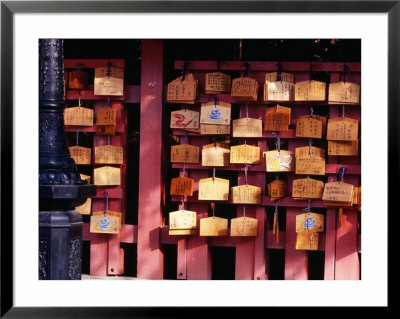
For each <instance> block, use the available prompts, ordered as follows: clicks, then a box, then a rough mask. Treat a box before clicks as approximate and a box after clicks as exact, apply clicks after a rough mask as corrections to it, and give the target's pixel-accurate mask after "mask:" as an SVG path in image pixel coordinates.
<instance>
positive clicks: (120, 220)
mask: <svg viewBox="0 0 400 319" xmlns="http://www.w3.org/2000/svg"><path fill="white" fill-rule="evenodd" d="M98 215H104V211H101V210H100V211H97V212H93V213H92V216H98ZM106 215H110V216H115V217H117V218H118V229H121V227H122V214H121V213H120V212H114V211H112V210H106Z"/></svg>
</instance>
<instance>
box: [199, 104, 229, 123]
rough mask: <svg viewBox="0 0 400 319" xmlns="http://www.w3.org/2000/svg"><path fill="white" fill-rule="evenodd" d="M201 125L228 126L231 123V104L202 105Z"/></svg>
mask: <svg viewBox="0 0 400 319" xmlns="http://www.w3.org/2000/svg"><path fill="white" fill-rule="evenodd" d="M200 123H201V124H219V125H230V123H231V104H230V103H225V102H218V104H215V103H213V102H210V103H202V104H201V109H200Z"/></svg>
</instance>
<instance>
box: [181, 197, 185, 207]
mask: <svg viewBox="0 0 400 319" xmlns="http://www.w3.org/2000/svg"><path fill="white" fill-rule="evenodd" d="M181 202H182V209H181V210H185V202H184V196H183V195H182V199H181Z"/></svg>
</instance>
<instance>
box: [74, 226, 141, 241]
mask: <svg viewBox="0 0 400 319" xmlns="http://www.w3.org/2000/svg"><path fill="white" fill-rule="evenodd" d="M91 234H92V233H91V232H90V223H84V224H83V227H82V240H91ZM106 236H113V235H112V234H109V235H107V234H106ZM120 242H121V243H127V244H136V243H137V225H128V224H123V225H122V228H121V229H120Z"/></svg>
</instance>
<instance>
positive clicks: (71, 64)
mask: <svg viewBox="0 0 400 319" xmlns="http://www.w3.org/2000/svg"><path fill="white" fill-rule="evenodd" d="M107 63H111V65H112V66H114V67H117V68H124V67H125V61H124V60H121V59H64V69H77V68H81V69H93V68H101V67H104V66H107Z"/></svg>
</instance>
